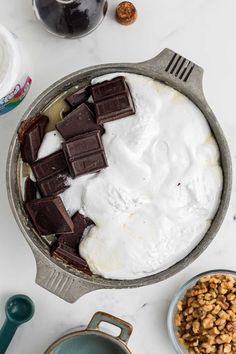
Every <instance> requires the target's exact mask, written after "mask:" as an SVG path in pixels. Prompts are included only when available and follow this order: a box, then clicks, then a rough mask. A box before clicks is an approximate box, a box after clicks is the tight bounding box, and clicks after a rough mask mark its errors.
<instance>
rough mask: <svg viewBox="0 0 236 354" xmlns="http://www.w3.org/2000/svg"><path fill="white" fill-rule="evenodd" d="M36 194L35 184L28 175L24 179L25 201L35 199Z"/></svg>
mask: <svg viewBox="0 0 236 354" xmlns="http://www.w3.org/2000/svg"><path fill="white" fill-rule="evenodd" d="M36 195H37V184H36V182H34V181H32V179H31V178H30V177H27V178H26V180H25V196H24V200H25V202H29V201H30V200H32V199H36Z"/></svg>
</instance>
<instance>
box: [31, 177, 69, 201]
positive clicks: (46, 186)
mask: <svg viewBox="0 0 236 354" xmlns="http://www.w3.org/2000/svg"><path fill="white" fill-rule="evenodd" d="M67 178H68V175H67V173H63V174H59V175H53V176H52V177H49V178H46V179H43V180H41V181H38V183H37V184H38V188H39V191H40V194H41V195H42V196H43V197H50V196H52V195H57V194H60V193H62V192H64V191H65V190H66V189H67V188H69V186H70V185H69V184H68V183H67Z"/></svg>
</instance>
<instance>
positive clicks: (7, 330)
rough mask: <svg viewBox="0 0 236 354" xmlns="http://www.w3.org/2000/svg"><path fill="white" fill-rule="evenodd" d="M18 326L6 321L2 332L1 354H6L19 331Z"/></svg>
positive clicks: (0, 331)
mask: <svg viewBox="0 0 236 354" xmlns="http://www.w3.org/2000/svg"><path fill="white" fill-rule="evenodd" d="M17 327H18V326H17V325H16V324H14V323H12V322H10V321H9V320H8V319H6V321H5V323H4V324H3V326H2V328H1V330H0V354H4V353H5V352H6V350H7V348H8V347H9V344H10V343H11V340H12V338H13V336H14V334H15V332H16V330H17Z"/></svg>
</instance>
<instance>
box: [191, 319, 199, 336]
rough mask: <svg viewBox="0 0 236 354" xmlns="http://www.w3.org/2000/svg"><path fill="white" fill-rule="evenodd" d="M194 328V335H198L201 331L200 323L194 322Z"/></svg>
mask: <svg viewBox="0 0 236 354" xmlns="http://www.w3.org/2000/svg"><path fill="white" fill-rule="evenodd" d="M192 328H193V333H198V332H199V329H200V322H198V321H194V322H193V325H192Z"/></svg>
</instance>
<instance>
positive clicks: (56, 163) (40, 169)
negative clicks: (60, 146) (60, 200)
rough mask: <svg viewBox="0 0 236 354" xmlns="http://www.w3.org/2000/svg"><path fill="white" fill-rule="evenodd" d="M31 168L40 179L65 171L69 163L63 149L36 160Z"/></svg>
mask: <svg viewBox="0 0 236 354" xmlns="http://www.w3.org/2000/svg"><path fill="white" fill-rule="evenodd" d="M31 168H32V171H33V173H34V175H35V177H36V179H37V180H38V181H41V180H43V179H45V178H48V177H51V176H53V175H55V174H59V173H60V172H63V171H65V170H66V169H67V164H66V160H65V157H64V154H63V151H62V150H60V151H57V152H55V153H53V154H51V155H49V156H46V157H44V158H43V159H40V160H38V161H35V162H34V163H33V164H32V166H31Z"/></svg>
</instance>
